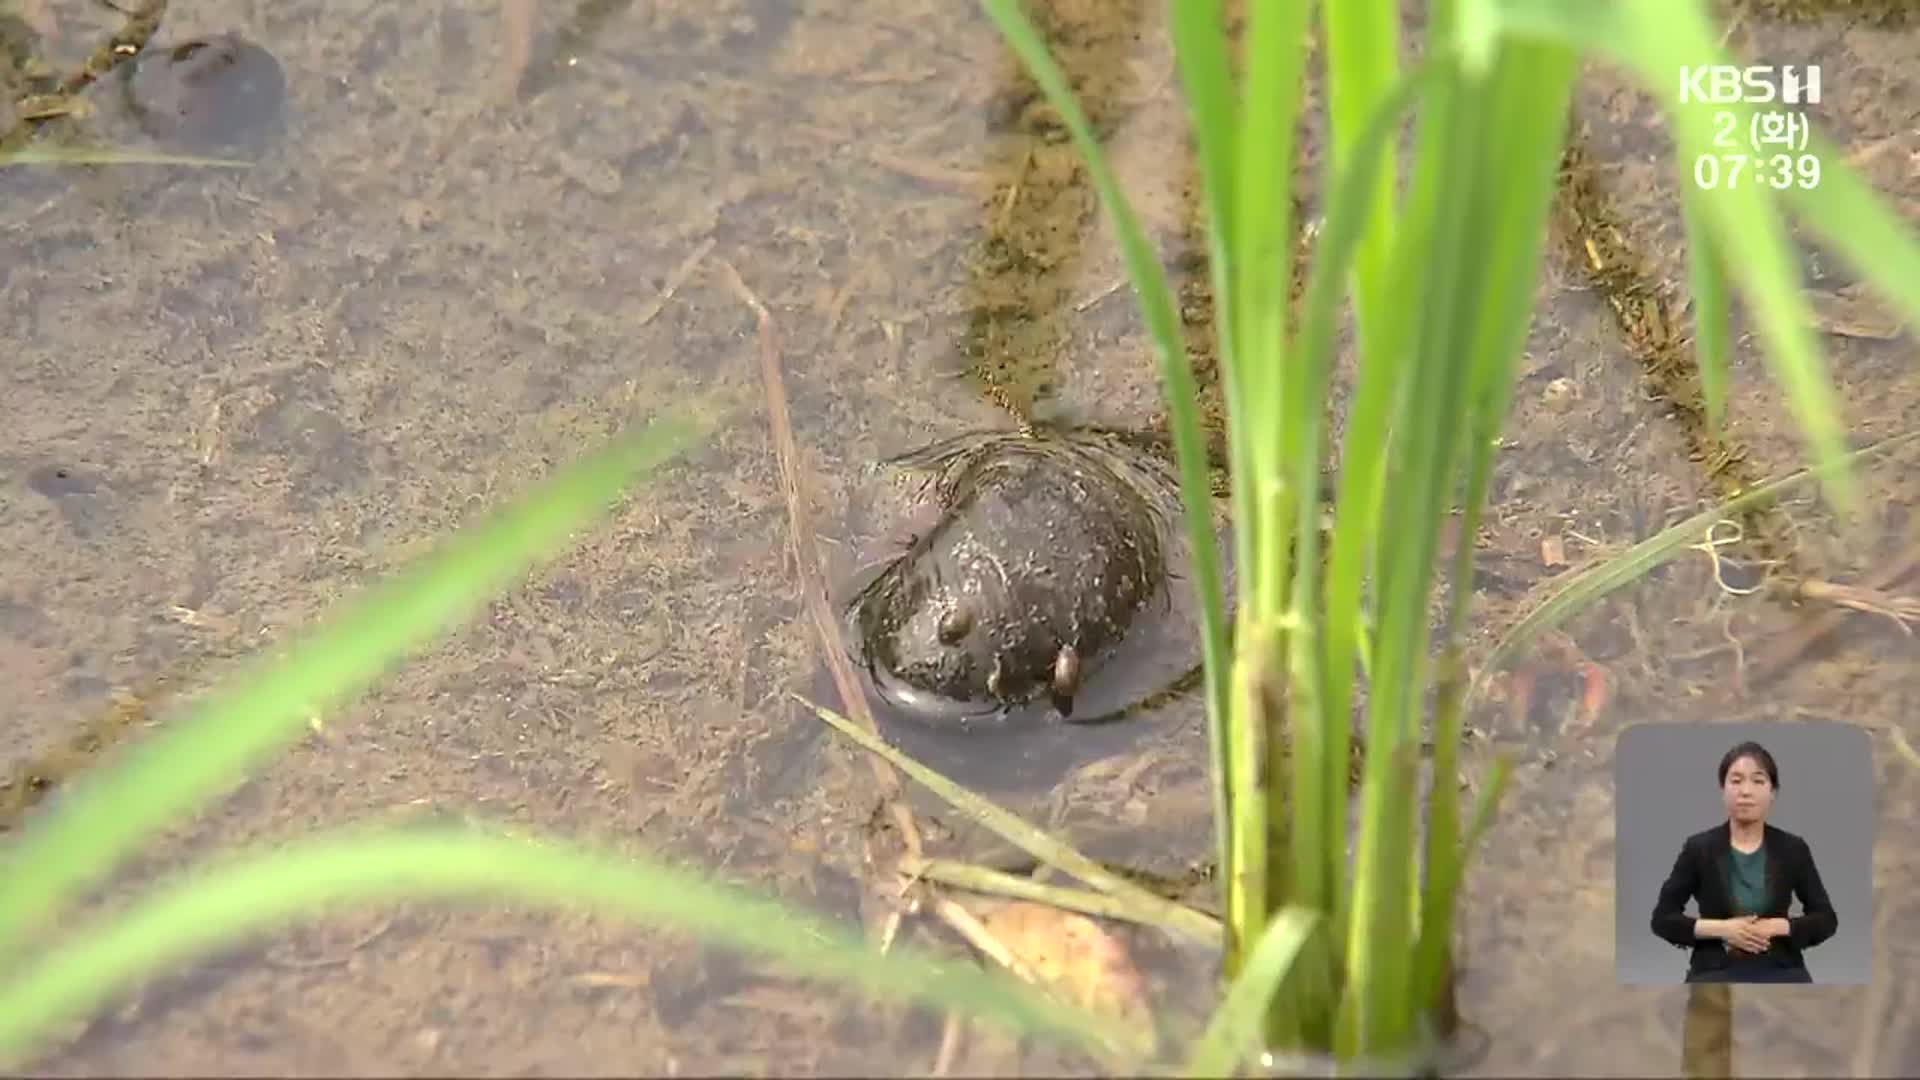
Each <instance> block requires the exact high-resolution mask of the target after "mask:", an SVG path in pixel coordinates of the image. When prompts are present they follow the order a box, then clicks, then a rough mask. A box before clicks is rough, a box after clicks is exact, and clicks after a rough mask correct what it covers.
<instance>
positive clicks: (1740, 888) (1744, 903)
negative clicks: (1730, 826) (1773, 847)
mask: <svg viewBox="0 0 1920 1080" xmlns="http://www.w3.org/2000/svg"><path fill="white" fill-rule="evenodd" d="M1766 902H1767V849H1766V848H1764V847H1758V848H1755V849H1753V850H1752V851H1751V852H1746V851H1741V850H1740V849H1739V848H1734V849H1733V910H1734V911H1735V912H1736V913H1738V914H1741V915H1758V914H1760V909H1761V906H1762V905H1764V904H1765V903H1766Z"/></svg>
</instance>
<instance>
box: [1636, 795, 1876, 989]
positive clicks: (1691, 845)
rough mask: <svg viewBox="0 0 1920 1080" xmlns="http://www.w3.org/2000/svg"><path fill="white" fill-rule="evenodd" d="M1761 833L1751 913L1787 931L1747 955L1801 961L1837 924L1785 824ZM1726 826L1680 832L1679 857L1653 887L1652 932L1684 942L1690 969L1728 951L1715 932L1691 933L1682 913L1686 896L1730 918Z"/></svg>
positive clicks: (1809, 860)
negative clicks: (1759, 879) (1762, 877)
mask: <svg viewBox="0 0 1920 1080" xmlns="http://www.w3.org/2000/svg"><path fill="white" fill-rule="evenodd" d="M1765 829H1766V835H1765V838H1764V840H1763V843H1764V844H1765V848H1764V850H1765V851H1766V858H1767V902H1766V904H1765V905H1764V909H1763V910H1761V911H1759V912H1756V914H1758V915H1759V916H1761V917H1762V918H1781V919H1786V920H1787V924H1788V925H1789V926H1790V927H1791V928H1792V930H1793V934H1792V936H1790V937H1784V938H1774V939H1773V944H1772V945H1770V946H1769V947H1768V948H1767V951H1766V952H1764V953H1761V954H1760V955H1759V956H1758V957H1756V958H1755V960H1756V961H1757V962H1759V963H1763V964H1767V963H1770V964H1771V965H1772V966H1775V967H1782V968H1804V967H1805V966H1806V961H1805V959H1803V958H1802V956H1801V952H1802V950H1805V949H1811V948H1812V947H1814V946H1815V945H1818V944H1820V943H1821V942H1823V941H1825V940H1827V939H1828V938H1830V937H1832V936H1833V932H1834V931H1835V930H1837V929H1839V920H1838V919H1836V918H1835V917H1834V913H1833V902H1832V901H1831V900H1829V899H1827V888H1826V886H1825V885H1823V884H1821V883H1820V871H1819V870H1817V869H1815V868H1814V865H1813V852H1812V851H1810V850H1808V848H1807V842H1806V841H1805V840H1802V839H1800V838H1799V837H1798V836H1795V835H1794V834H1793V833H1790V832H1788V831H1786V830H1785V829H1777V828H1774V827H1773V826H1772V825H1768V826H1765ZM1732 861H1733V843H1732V830H1731V829H1730V828H1729V826H1728V825H1727V824H1726V823H1724V822H1723V823H1721V824H1719V825H1716V826H1714V827H1713V828H1711V829H1707V830H1706V831H1704V832H1697V833H1694V834H1693V835H1692V836H1689V837H1687V842H1686V843H1684V844H1682V845H1681V846H1680V857H1679V858H1677V859H1675V860H1674V861H1673V870H1672V872H1670V873H1669V874H1667V880H1666V882H1665V884H1663V885H1661V886H1660V899H1659V900H1658V901H1657V902H1656V903H1655V904H1654V905H1653V932H1654V933H1655V934H1658V935H1660V937H1662V938H1664V939H1666V940H1667V941H1670V942H1672V943H1673V944H1674V945H1676V946H1678V947H1679V948H1682V949H1692V950H1693V956H1692V958H1691V959H1690V960H1689V961H1688V963H1687V972H1688V974H1690V975H1693V974H1699V973H1700V972H1705V971H1715V970H1719V969H1721V968H1724V967H1726V965H1727V958H1728V952H1727V949H1726V946H1725V943H1723V942H1722V941H1720V940H1719V939H1718V938H1697V937H1694V936H1693V920H1694V917H1693V916H1690V915H1688V914H1687V912H1686V908H1687V901H1688V900H1689V899H1692V900H1696V901H1698V902H1699V905H1700V915H1699V917H1700V918H1702V919H1728V918H1732V917H1733V886H1732V882H1731V873H1732ZM1795 895H1798V896H1799V897H1800V907H1801V910H1802V914H1800V915H1797V916H1794V917H1791V918H1789V917H1788V916H1787V911H1788V904H1789V903H1790V902H1791V901H1792V899H1793V897H1794V896H1795Z"/></svg>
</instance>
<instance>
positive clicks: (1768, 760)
mask: <svg viewBox="0 0 1920 1080" xmlns="http://www.w3.org/2000/svg"><path fill="white" fill-rule="evenodd" d="M1743 757H1744V758H1752V759H1753V762H1754V764H1756V765H1758V766H1760V768H1761V769H1762V770H1764V771H1765V772H1766V774H1767V785H1768V786H1769V787H1771V788H1773V789H1774V790H1775V791H1778V790H1780V766H1778V765H1775V764H1774V763H1773V755H1772V754H1769V753H1767V748H1766V747H1764V746H1761V745H1760V744H1759V743H1757V742H1754V741H1753V740H1751V739H1749V740H1747V741H1746V742H1743V743H1741V744H1739V745H1738V746H1735V747H1734V748H1733V749H1731V750H1729V751H1727V756H1726V757H1723V758H1721V759H1720V786H1721V787H1726V786H1727V770H1728V769H1731V768H1733V763H1734V762H1736V761H1739V760H1740V759H1741V758H1743Z"/></svg>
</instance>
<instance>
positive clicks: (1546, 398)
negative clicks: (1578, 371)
mask: <svg viewBox="0 0 1920 1080" xmlns="http://www.w3.org/2000/svg"><path fill="white" fill-rule="evenodd" d="M1578 396H1580V395H1579V392H1578V391H1577V390H1575V389H1574V385H1573V380H1572V379H1568V378H1559V379H1555V380H1553V381H1552V382H1550V383H1548V384H1547V387H1546V389H1545V390H1542V391H1541V392H1540V403H1541V404H1542V405H1545V406H1546V407H1547V408H1548V409H1550V410H1552V411H1553V412H1557V413H1563V412H1566V411H1567V410H1568V409H1570V408H1572V407H1573V399H1574V398H1576V397H1578Z"/></svg>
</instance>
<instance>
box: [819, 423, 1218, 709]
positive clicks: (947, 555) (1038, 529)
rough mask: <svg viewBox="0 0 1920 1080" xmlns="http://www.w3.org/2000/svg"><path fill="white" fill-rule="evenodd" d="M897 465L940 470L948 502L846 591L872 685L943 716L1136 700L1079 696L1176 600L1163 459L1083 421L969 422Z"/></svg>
mask: <svg viewBox="0 0 1920 1080" xmlns="http://www.w3.org/2000/svg"><path fill="white" fill-rule="evenodd" d="M896 463H897V464H901V465H905V466H907V467H912V468H920V469H928V470H931V471H933V472H934V474H935V477H936V479H935V482H934V485H933V488H934V491H935V493H936V496H937V498H938V501H939V504H940V507H941V509H942V514H941V517H940V519H939V521H938V523H937V524H935V525H934V526H933V527H932V528H930V529H928V530H927V531H926V532H924V533H922V534H921V535H920V536H918V537H916V538H915V539H914V541H913V542H912V544H911V545H909V547H908V548H907V550H905V551H904V552H901V553H900V554H899V555H898V556H897V557H895V558H894V559H892V560H891V561H890V562H888V563H887V564H886V565H885V566H884V567H883V568H882V569H881V570H880V571H879V572H878V573H877V574H876V575H875V576H874V577H873V578H872V580H871V581H869V582H868V583H867V584H866V585H865V587H864V588H862V589H861V590H860V592H859V593H858V595H857V596H855V598H854V600H853V602H852V604H851V605H850V610H849V619H850V623H851V627H852V629H853V631H854V634H855V636H856V639H857V642H858V645H857V648H858V651H859V653H860V659H861V660H862V661H863V662H864V664H865V665H866V667H867V669H868V671H869V672H870V673H871V675H872V677H873V680H874V683H875V686H876V688H877V689H878V690H879V691H880V692H881V694H882V696H883V697H885V698H886V699H887V700H888V701H889V702H890V703H891V704H892V705H893V706H894V707H895V708H897V709H899V710H901V711H904V712H907V713H910V714H914V715H917V716H920V717H923V718H929V719H949V720H950V719H979V718H986V717H998V718H1001V719H1005V718H1006V717H1008V716H1009V715H1010V714H1011V713H1013V712H1015V711H1016V710H1023V709H1024V708H1025V707H1027V706H1029V705H1033V706H1036V707H1038V706H1051V708H1052V709H1053V710H1054V711H1055V712H1057V713H1059V714H1060V715H1062V716H1064V717H1066V718H1068V719H1072V720H1091V719H1098V718H1100V717H1101V716H1102V715H1104V714H1105V713H1107V712H1110V711H1112V709H1113V707H1114V706H1115V705H1116V704H1120V705H1124V704H1130V703H1131V702H1125V701H1122V702H1117V703H1116V702H1115V701H1113V700H1110V699H1112V698H1113V696H1114V694H1113V693H1108V694H1106V695H1104V697H1103V696H1101V695H1097V694H1096V695H1095V697H1096V698H1100V700H1098V701H1097V702H1094V703H1092V704H1091V707H1088V705H1089V703H1088V702H1086V701H1085V700H1084V698H1085V696H1086V692H1088V691H1091V690H1093V689H1094V688H1096V687H1098V686H1101V685H1102V678H1101V676H1102V672H1103V670H1104V669H1107V668H1109V667H1112V666H1115V665H1114V658H1115V657H1116V656H1118V655H1120V654H1121V653H1122V652H1123V651H1125V649H1126V647H1127V645H1128V644H1129V642H1130V641H1132V640H1133V639H1134V638H1136V637H1138V636H1140V631H1141V630H1142V624H1143V623H1145V622H1147V621H1150V620H1151V619H1152V618H1153V617H1155V616H1158V615H1164V614H1166V613H1169V612H1172V611H1175V610H1176V609H1179V608H1181V607H1184V606H1185V605H1181V604H1175V603H1174V602H1173V601H1174V600H1175V599H1176V597H1175V595H1174V594H1175V593H1176V592H1178V591H1179V590H1178V589H1176V588H1175V587H1174V582H1173V581H1172V578H1173V576H1174V575H1173V574H1172V573H1170V566H1171V564H1172V562H1173V561H1174V560H1173V556H1175V555H1176V549H1177V548H1179V543H1178V537H1177V535H1176V533H1175V532H1174V531H1173V530H1172V529H1171V528H1170V526H1171V525H1172V524H1173V523H1174V522H1175V521H1176V520H1177V517H1176V515H1177V513H1178V501H1177V500H1178V496H1177V493H1176V492H1175V489H1174V486H1173V484H1172V481H1171V478H1170V476H1169V475H1168V472H1167V470H1166V468H1165V466H1164V464H1163V463H1161V462H1159V461H1158V460H1155V459H1151V458H1149V457H1147V456H1145V455H1141V454H1139V453H1137V452H1135V451H1132V450H1131V449H1130V448H1128V447H1126V446H1123V445H1121V444H1120V443H1118V442H1116V441H1113V440H1111V439H1106V438H1103V437H1100V436H1096V435H1085V434H1078V433H1060V434H1045V435H1019V434H1000V435H972V436H963V437H961V438H959V439H955V440H949V441H947V442H943V443H938V444H935V445H934V446H931V447H928V448H927V449H925V450H922V451H919V452H916V453H915V454H912V455H909V456H907V457H906V458H903V459H899V460H898V461H897V462H896ZM1180 599H1184V598H1180ZM1182 659H1183V663H1185V660H1187V659H1191V658H1182ZM1129 666H1131V665H1129ZM1190 666H1191V665H1190V664H1185V667H1190ZM1165 667H1166V665H1165V664H1161V665H1160V668H1162V669H1164V668H1165ZM1185 667H1183V668H1182V670H1185ZM1157 688H1158V687H1155V689H1157ZM1119 695H1120V696H1121V697H1123V698H1125V697H1129V696H1131V697H1136V698H1137V697H1138V696H1141V695H1140V694H1138V693H1135V692H1133V691H1131V690H1124V689H1123V690H1121V691H1119Z"/></svg>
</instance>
